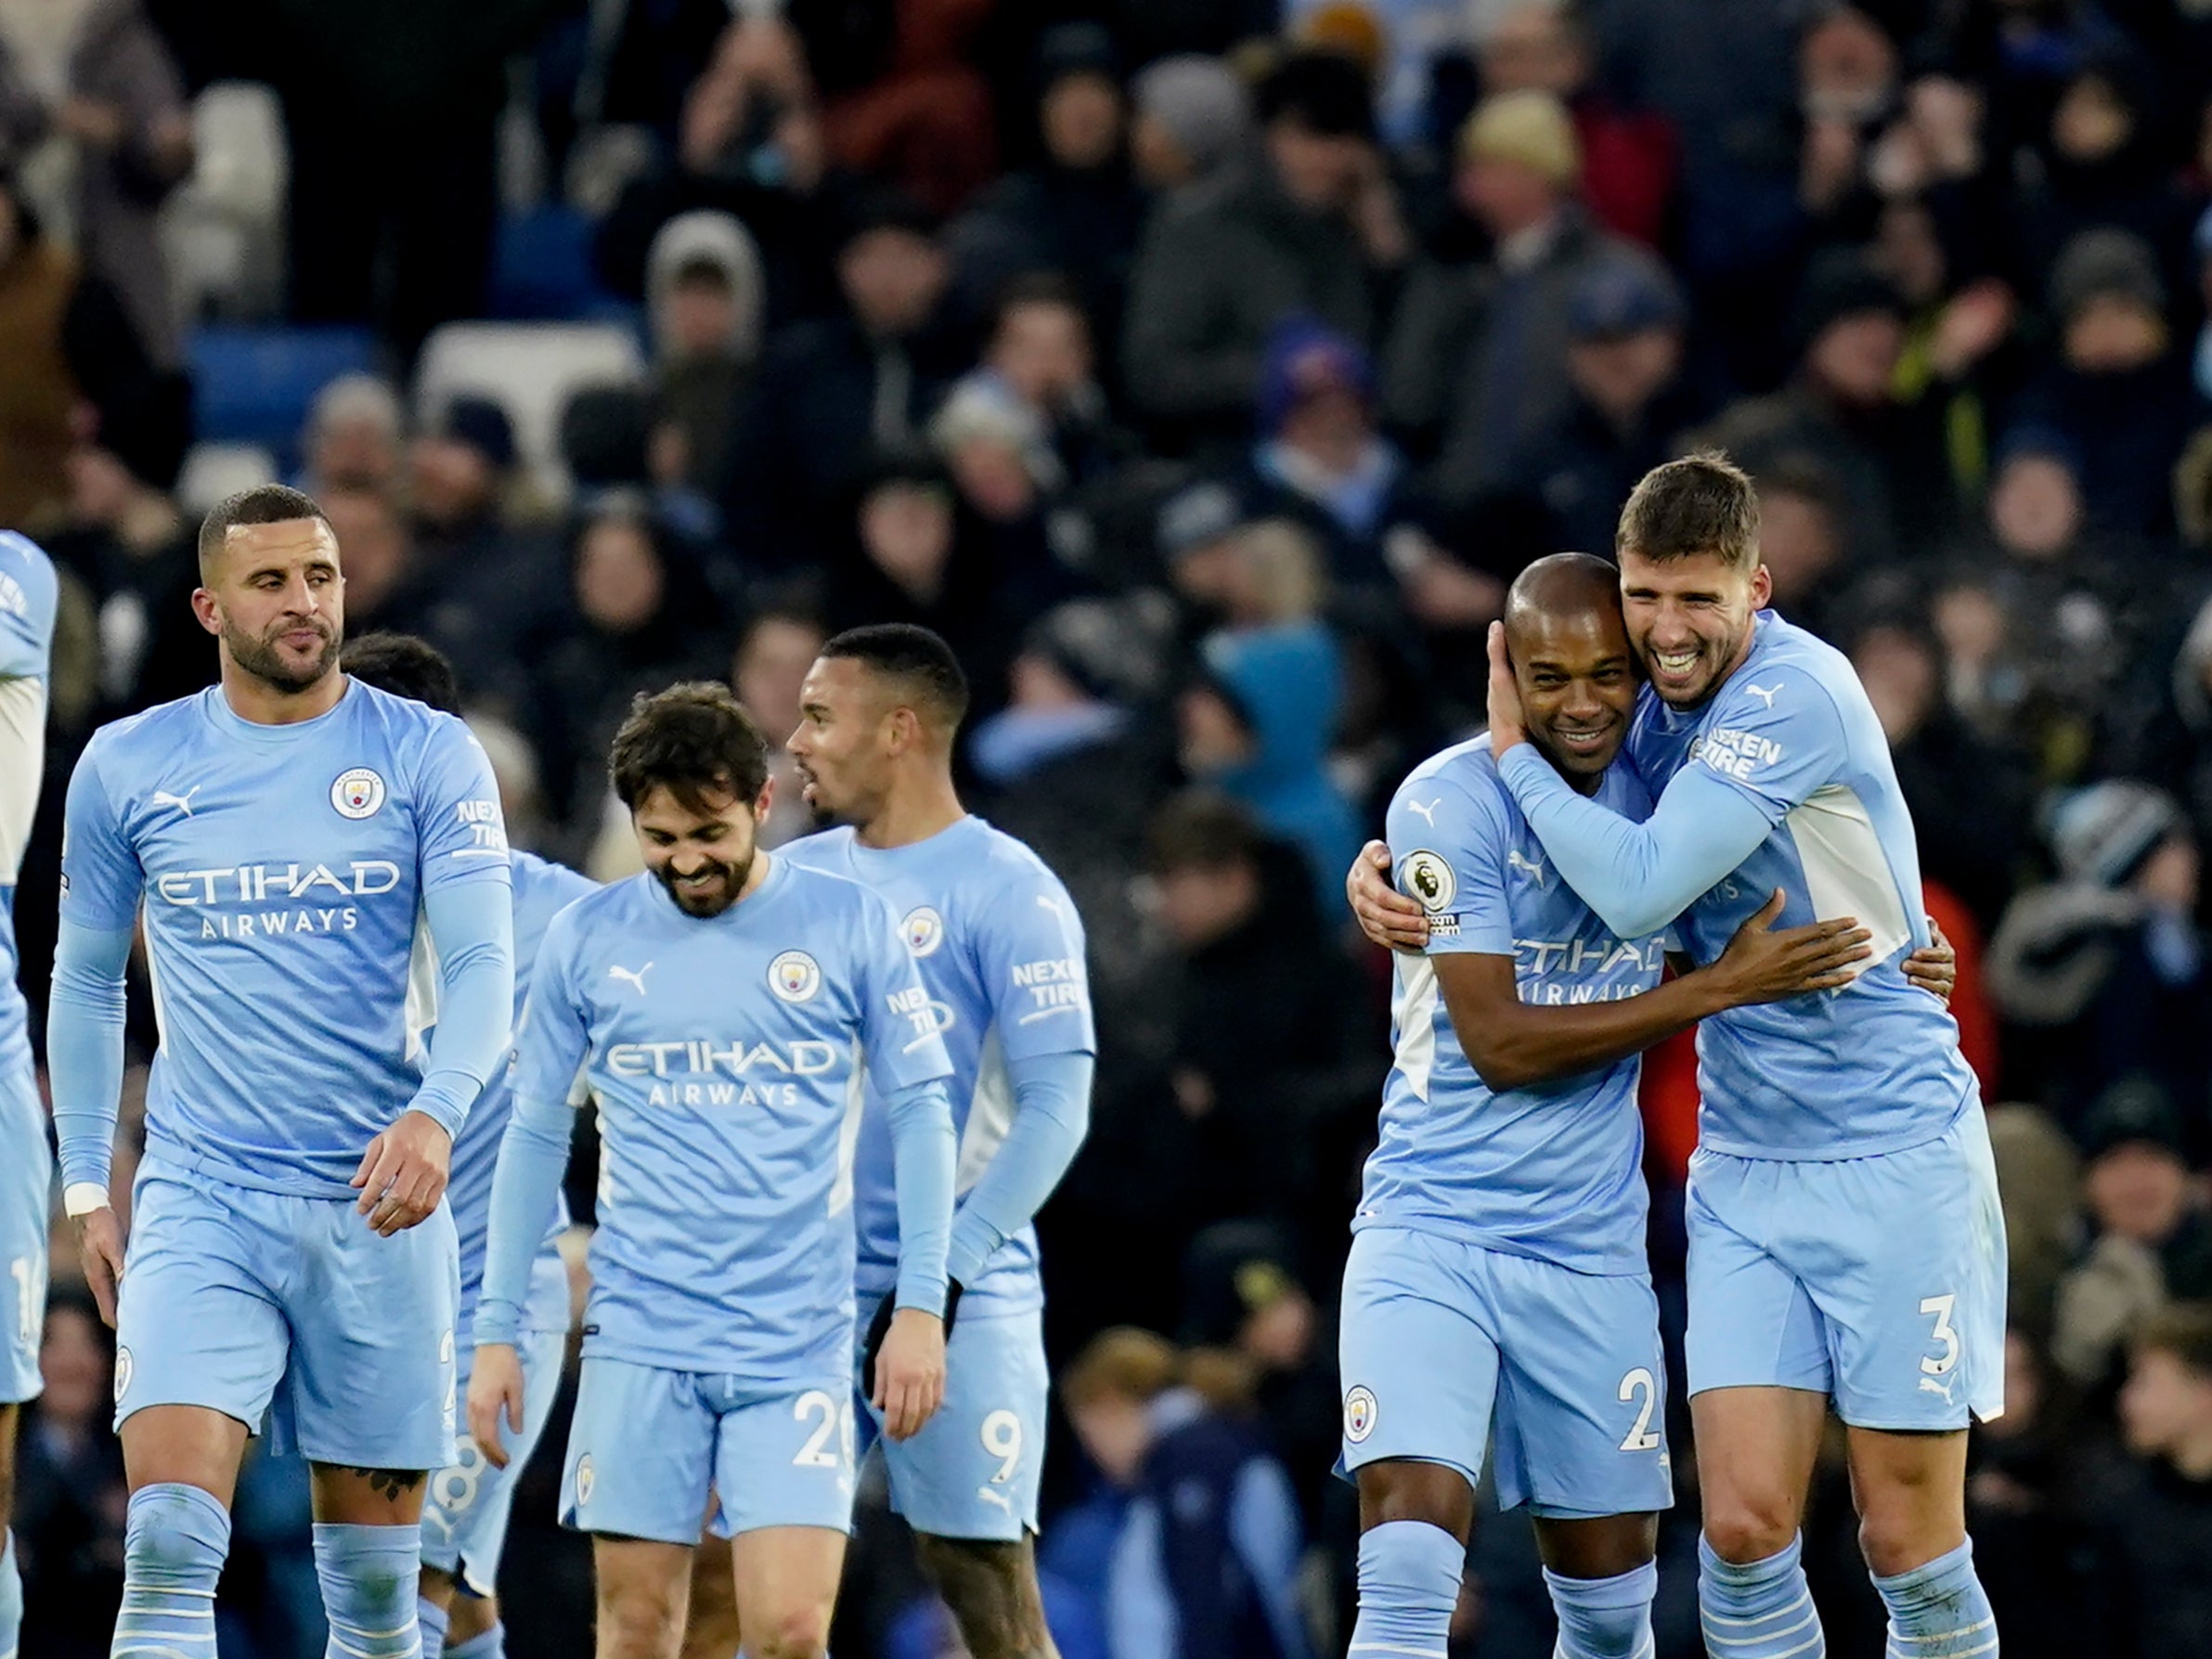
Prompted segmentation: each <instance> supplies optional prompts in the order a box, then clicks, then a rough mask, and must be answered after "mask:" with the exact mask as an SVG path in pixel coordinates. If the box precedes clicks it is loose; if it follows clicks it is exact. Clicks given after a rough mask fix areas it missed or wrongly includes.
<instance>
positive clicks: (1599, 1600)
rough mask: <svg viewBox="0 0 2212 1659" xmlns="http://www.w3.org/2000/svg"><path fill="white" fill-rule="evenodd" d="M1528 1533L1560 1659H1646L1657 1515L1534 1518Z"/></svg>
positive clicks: (1654, 1582)
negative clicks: (1538, 1559) (1553, 1616)
mask: <svg viewBox="0 0 2212 1659" xmlns="http://www.w3.org/2000/svg"><path fill="white" fill-rule="evenodd" d="M1535 1526H1536V1549H1537V1551H1538V1553H1539V1554H1541V1555H1542V1556H1543V1558H1544V1588H1546V1590H1548V1591H1549V1592H1550V1593H1551V1604H1552V1608H1553V1611H1555V1612H1556V1613H1557V1614H1559V1659H1649V1653H1650V1652H1651V1649H1652V1645H1653V1643H1652V1636H1651V1601H1652V1598H1653V1597H1654V1596H1656V1595H1657V1594H1658V1593H1659V1569H1658V1567H1657V1566H1656V1565H1654V1564H1653V1563H1654V1560H1655V1558H1656V1557H1657V1555H1658V1553H1659V1517H1658V1515H1657V1514H1656V1513H1651V1514H1635V1515H1597V1516H1589V1517H1579V1518H1575V1519H1572V1520H1570V1519H1562V1518H1559V1517H1553V1516H1538V1517H1537V1518H1536V1523H1535Z"/></svg>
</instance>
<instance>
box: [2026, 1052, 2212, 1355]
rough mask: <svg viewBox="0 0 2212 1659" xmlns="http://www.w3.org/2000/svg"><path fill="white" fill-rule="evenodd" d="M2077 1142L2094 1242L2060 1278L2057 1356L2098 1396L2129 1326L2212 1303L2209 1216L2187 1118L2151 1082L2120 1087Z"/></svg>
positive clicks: (2107, 1095) (2131, 1077) (2109, 1092)
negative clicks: (2198, 1302)
mask: <svg viewBox="0 0 2212 1659" xmlns="http://www.w3.org/2000/svg"><path fill="white" fill-rule="evenodd" d="M2197 1110H2198V1113H2199V1115H2200V1116H2201V1115H2202V1112H2203V1107H2202V1104H2201V1102H2200V1104H2199V1105H2198V1108H2197ZM2080 1134H2081V1141H2082V1151H2083V1154H2084V1156H2085V1158H2086V1160H2087V1162H2086V1165H2085V1169H2084V1173H2083V1184H2082V1190H2083V1193H2084V1196H2085V1198H2086V1199H2087V1200H2088V1208H2089V1223H2090V1226H2091V1229H2092V1237H2091V1239H2090V1242H2089V1248H2088V1249H2087V1251H2084V1253H2083V1255H2082V1258H2081V1260H2080V1262H2079V1263H2078V1264H2076V1266H2075V1268H2074V1269H2073V1271H2072V1272H2070V1273H2068V1274H2067V1275H2066V1276H2065V1277H2063V1278H2061V1279H2060V1280H2059V1287H2058V1298H2057V1302H2056V1304H2055V1308H2054V1312H2053V1317H2052V1328H2051V1357H2052V1359H2053V1360H2054V1361H2055V1362H2056V1363H2057V1365H2058V1367H2059V1369H2060V1370H2062V1371H2063V1372H2064V1373H2065V1374H2066V1376H2067V1377H2068V1378H2070V1379H2071V1380H2073V1381H2074V1382H2075V1383H2076V1384H2077V1385H2078V1386H2080V1387H2082V1388H2085V1389H2092V1390H2094V1389H2102V1388H2105V1387H2108V1386H2109V1385H2110V1384H2111V1383H2112V1382H2113V1381H2115V1380H2116V1379H2115V1370H2116V1368H2117V1367H2118V1364H2119V1362H2120V1360H2121V1358H2122V1357H2123V1355H2124V1354H2125V1344H2126V1341H2127V1338H2128V1331H2129V1330H2130V1329H2131V1328H2134V1327H2135V1326H2137V1325H2139V1324H2141V1322H2142V1321H2143V1320H2144V1319H2146V1318H2149V1317H2151V1316H2154V1315H2155V1314H2157V1313H2158V1312H2159V1310H2160V1309H2162V1308H2164V1307H2165V1306H2167V1303H2171V1302H2175V1301H2186V1300H2190V1299H2193V1298H2198V1297H2206V1296H2212V1210H2207V1208H2206V1199H2205V1194H2204V1192H2203V1189H2202V1187H2201V1186H2200V1185H2199V1184H2198V1182H2197V1180H2196V1178H2195V1176H2194V1173H2193V1170H2192V1166H2191V1162H2190V1159H2189V1156H2188V1151H2187V1145H2188V1139H2189V1137H2188V1135H2187V1132H2186V1130H2185V1128H2184V1125H2183V1122H2182V1114H2181V1111H2180V1108H2179V1107H2178V1105H2177V1103H2176V1102H2175V1101H2174V1100H2173V1098H2172V1097H2171V1096H2170V1095H2167V1092H2166V1091H2165V1090H2164V1089H2163V1088H2161V1087H2160V1086H2159V1084H2158V1083H2157V1082H2155V1081H2154V1080H2153V1079H2152V1078H2150V1077H2147V1076H2144V1075H2142V1074H2141V1073H2130V1074H2128V1075H2125V1076H2123V1077H2121V1078H2120V1079H2118V1080H2117V1081H2116V1082H2114V1083H2113V1084H2112V1085H2111V1086H2110V1087H2109V1088H2107V1089H2106V1090H2105V1091H2104V1092H2103V1094H2102V1095H2099V1096H2098V1098H2097V1100H2096V1101H2095V1102H2094V1103H2093V1104H2092V1106H2091V1107H2090V1109H2089V1114H2088V1116H2087V1117H2086V1118H2085V1119H2084V1120H2083V1121H2082V1124H2081V1129H2080Z"/></svg>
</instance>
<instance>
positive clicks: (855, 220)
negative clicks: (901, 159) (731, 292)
mask: <svg viewBox="0 0 2212 1659" xmlns="http://www.w3.org/2000/svg"><path fill="white" fill-rule="evenodd" d="M950 273H951V267H950V266H949V264H948V262H947V260H946V258H945V253H944V250H943V249H942V247H941V246H940V245H939V244H938V240H937V236H936V232H935V229H934V227H933V225H932V223H931V221H930V219H929V218H928V217H927V215H926V214H924V213H923V211H922V210H921V209H920V208H919V207H917V206H916V205H915V204H914V203H913V202H912V201H907V200H905V199H903V198H900V197H897V196H887V195H878V196H873V197H869V198H866V199H863V200H862V201H860V203H859V204H858V205H857V206H856V208H855V210H854V214H853V217H852V219H851V220H850V222H849V224H848V226H847V233H846V238H845V241H844V244H843V246H842V248H841V249H840V250H839V252H838V254H837V282H838V286H839V288H840V290H841V291H842V292H843V294H844V296H845V310H844V313H843V315H841V316H839V317H836V318H830V319H825V320H821V321H816V322H807V323H800V324H797V325H795V326H794V327H793V328H791V329H789V330H787V331H784V332H783V334H782V335H780V336H778V337H775V338H772V339H771V340H770V343H769V346H768V350H767V352H766V353H765V355H764V356H763V357H762V359H761V364H760V371H759V373H758V374H757V376H756V377H755V378H754V382H753V385H752V389H751V392H750V394H749V395H748V396H747V398H746V400H745V408H744V413H743V414H742V415H741V416H740V418H739V420H738V422H737V431H736V435H735V436H734V437H733V438H732V440H731V458H732V465H731V469H730V477H729V482H728V486H727V489H726V493H725V495H724V497H723V518H724V522H725V524H726V525H727V526H728V533H729V536H730V539H731V544H732V545H733V546H734V547H735V549H736V551H737V554H738V557H739V558H740V559H741V560H743V561H744V564H746V565H748V566H749V567H751V568H753V569H755V570H765V571H770V572H778V573H780V572H783V571H788V570H793V569H797V568H801V567H804V566H806V565H808V564H813V563H815V562H816V561H817V560H819V559H820V557H821V552H822V550H823V548H824V547H825V546H826V545H827V544H828V542H829V540H830V539H831V538H833V536H834V532H835V530H836V527H837V520H838V519H839V517H840V516H841V509H842V507H843V505H844V504H846V503H847V502H848V501H849V499H850V494H851V491H852V489H853V487H854V486H855V485H856V484H857V483H858V482H859V475H860V472H861V470H862V469H863V468H864V467H865V466H866V464H867V459H868V458H869V457H870V456H872V455H874V454H876V453H877V452H879V451H882V450H886V449H893V448H899V447H912V446H913V445H915V444H917V443H919V442H920V440H921V438H922V434H923V424H924V422H925V421H926V420H927V419H928V416H929V414H930V412H931V411H932V410H934V409H935V408H937V406H938V402H939V401H940V400H941V399H942V397H943V395H944V394H945V391H946V389H947V387H949V386H950V385H951V382H952V381H953V380H954V379H955V378H956V377H957V376H958V375H959V374H960V373H961V372H963V371H964V369H966V368H967V367H968V365H969V361H970V354H969V352H968V350H967V349H966V348H965V346H964V343H962V342H961V341H960V339H959V338H958V336H957V335H956V334H955V333H954V332H953V331H951V330H950V329H949V328H948V327H946V326H945V325H946V319H945V318H944V316H943V311H942V304H941V303H942V301H943V299H944V296H945V288H946V283H947V281H948V279H949V277H950Z"/></svg>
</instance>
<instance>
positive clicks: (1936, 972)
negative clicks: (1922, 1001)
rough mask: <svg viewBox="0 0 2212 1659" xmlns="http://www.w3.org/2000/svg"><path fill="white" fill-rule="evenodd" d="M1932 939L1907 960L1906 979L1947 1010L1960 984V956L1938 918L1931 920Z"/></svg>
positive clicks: (1929, 933) (1930, 932) (1929, 922)
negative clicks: (1945, 934) (1944, 932)
mask: <svg viewBox="0 0 2212 1659" xmlns="http://www.w3.org/2000/svg"><path fill="white" fill-rule="evenodd" d="M1928 938H1929V940H1930V941H1931V942H1930V943H1928V944H1926V945H1924V946H1922V947H1921V949H1920V950H1917V951H1915V952H1913V953H1912V954H1911V955H1909V956H1908V957H1906V958H1905V977H1906V978H1907V979H1909V980H1911V981H1912V982H1913V983H1914V984H1915V985H1918V986H1919V987H1920V988H1921V990H1922V991H1924V992H1927V993H1928V994H1929V995H1930V996H1932V997H1934V999H1935V1000H1936V1001H1937V1002H1939V1003H1941V1004H1943V1005H1944V1006H1945V1007H1949V1006H1950V1005H1951V992H1952V991H1953V990H1954V989H1955V988H1956V987H1957V986H1958V983H1959V953H1958V952H1957V951H1954V950H1953V949H1952V948H1951V941H1950V940H1947V939H1946V938H1945V937H1944V934H1943V927H1942V926H1941V925H1940V924H1939V923H1938V922H1937V921H1936V920H1935V918H1934V916H1930V917H1929V918H1928Z"/></svg>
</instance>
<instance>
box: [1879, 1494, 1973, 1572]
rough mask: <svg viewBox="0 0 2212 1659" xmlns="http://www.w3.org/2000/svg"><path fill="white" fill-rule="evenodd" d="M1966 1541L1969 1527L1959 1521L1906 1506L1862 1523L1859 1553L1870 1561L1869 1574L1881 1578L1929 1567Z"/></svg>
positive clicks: (1884, 1511)
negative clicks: (1937, 1558) (1935, 1560)
mask: <svg viewBox="0 0 2212 1659" xmlns="http://www.w3.org/2000/svg"><path fill="white" fill-rule="evenodd" d="M1965 1538H1966V1526H1965V1523H1964V1522H1963V1521H1961V1520H1960V1519H1959V1518H1958V1517H1956V1516H1945V1515H1940V1514H1930V1513H1928V1512H1926V1511H1925V1510H1923V1509H1918V1508H1908V1507H1906V1506H1903V1505H1900V1506H1897V1507H1896V1508H1895V1509H1891V1510H1869V1511H1868V1512H1867V1513H1866V1514H1865V1515H1862V1516H1861V1517H1860V1518H1859V1523H1858V1549H1859V1553H1860V1554H1861V1555H1863V1556H1865V1557H1866V1562H1867V1570H1868V1571H1869V1573H1872V1574H1873V1575H1875V1576H1876V1577H1878V1578H1893V1577H1895V1576H1896V1575H1898V1574H1899V1573H1909V1572H1911V1571H1912V1570H1913V1569H1914V1568H1915V1567H1923V1566H1926V1565H1927V1564H1928V1563H1929V1562H1932V1561H1934V1559H1935V1558H1936V1557H1937V1556H1939V1555H1947V1554H1948V1553H1949V1552H1950V1551H1952V1550H1954V1549H1958V1548H1959V1546H1960V1544H1961V1543H1963V1542H1964V1541H1965Z"/></svg>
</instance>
